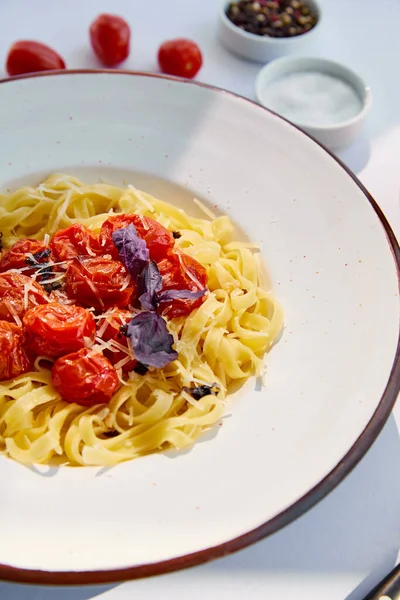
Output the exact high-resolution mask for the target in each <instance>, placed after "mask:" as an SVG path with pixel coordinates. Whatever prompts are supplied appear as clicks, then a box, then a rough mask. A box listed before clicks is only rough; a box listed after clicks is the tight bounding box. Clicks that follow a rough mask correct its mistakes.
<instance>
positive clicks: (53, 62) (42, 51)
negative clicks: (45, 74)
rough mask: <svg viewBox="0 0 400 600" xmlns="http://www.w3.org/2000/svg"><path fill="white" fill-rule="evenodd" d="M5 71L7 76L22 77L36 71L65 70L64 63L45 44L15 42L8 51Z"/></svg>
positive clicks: (24, 41)
mask: <svg viewBox="0 0 400 600" xmlns="http://www.w3.org/2000/svg"><path fill="white" fill-rule="evenodd" d="M6 69H7V73H8V74H9V75H22V74H23V73H35V72H37V71H54V70H55V69H65V62H64V61H63V59H62V58H61V56H60V55H59V54H57V52H56V51H55V50H53V49H52V48H50V47H49V46H46V44H41V43H40V42H32V41H30V40H21V41H19V42H15V43H14V44H13V45H12V46H11V48H10V50H9V51H8V55H7V62H6Z"/></svg>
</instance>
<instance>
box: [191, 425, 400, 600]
mask: <svg viewBox="0 0 400 600" xmlns="http://www.w3.org/2000/svg"><path fill="white" fill-rule="evenodd" d="M399 506H400V438H399V433H398V430H397V427H396V423H395V420H394V417H393V416H391V417H390V419H389V421H388V423H387V424H386V426H385V428H384V430H383V431H382V433H381V435H380V436H379V438H378V439H377V441H376V442H375V444H374V445H373V446H372V448H371V449H370V451H369V452H368V454H367V455H366V456H365V457H364V459H363V460H362V461H361V463H360V464H359V465H358V467H357V468H356V469H355V470H354V471H353V473H352V474H351V475H350V476H349V477H347V479H345V481H344V482H343V483H342V484H341V485H340V486H339V487H338V488H336V490H334V491H333V492H332V493H331V494H330V495H329V496H328V497H327V498H325V499H324V500H323V501H322V502H320V503H319V504H318V505H317V506H316V507H314V509H312V510H311V511H309V512H308V513H306V514H305V515H304V516H303V517H301V518H300V519H298V520H297V521H295V522H294V523H292V524H291V525H289V526H287V527H286V528H285V529H283V530H282V531H280V532H278V533H276V534H275V535H273V536H271V537H270V538H269V539H267V540H265V541H264V542H262V543H261V544H262V548H261V545H260V544H256V545H254V546H252V547H250V548H248V549H246V550H244V551H242V552H239V553H237V554H235V555H232V556H230V557H227V558H225V559H224V560H222V561H217V562H214V563H210V564H209V565H207V566H206V567H203V568H204V569H207V570H209V571H214V570H217V569H218V570H223V569H227V570H229V571H230V572H231V573H232V574H233V573H236V574H239V573H240V572H241V571H242V572H243V571H244V570H249V571H258V570H263V571H271V572H272V573H278V574H279V572H282V571H284V572H287V573H288V575H289V574H290V572H292V573H299V572H302V571H304V572H307V573H310V572H311V573H316V574H327V573H328V574H331V573H335V572H338V574H340V573H367V572H369V573H370V575H369V576H368V577H367V578H366V579H365V580H364V581H363V582H362V583H361V584H360V585H359V586H358V587H357V589H356V590H355V591H354V593H352V594H351V595H350V596H349V597H348V598H347V600H359V599H361V598H363V597H364V595H365V594H366V593H367V592H368V591H370V590H371V589H372V588H373V587H374V586H375V585H376V584H377V583H378V581H379V580H380V579H381V578H382V577H383V576H384V575H386V574H387V573H388V572H389V571H390V570H391V569H392V568H393V566H394V565H395V563H396V559H397V553H398V548H399V545H400V510H399Z"/></svg>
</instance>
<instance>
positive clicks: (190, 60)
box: [158, 38, 203, 79]
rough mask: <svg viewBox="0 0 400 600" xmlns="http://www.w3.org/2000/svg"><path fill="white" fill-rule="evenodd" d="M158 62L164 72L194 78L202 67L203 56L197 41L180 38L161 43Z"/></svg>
mask: <svg viewBox="0 0 400 600" xmlns="http://www.w3.org/2000/svg"><path fill="white" fill-rule="evenodd" d="M158 64H159V65H160V69H161V71H162V72H163V73H167V74H168V75H175V76H176V77H186V78H187V79H193V77H194V76H195V75H197V73H198V72H199V71H200V69H201V66H202V64H203V57H202V54H201V52H200V48H199V47H198V45H197V44H196V43H195V42H192V41H191V40H186V39H183V38H179V39H177V40H169V41H167V42H164V43H163V44H161V46H160V48H159V50H158Z"/></svg>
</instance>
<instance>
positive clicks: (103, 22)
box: [90, 14, 131, 67]
mask: <svg viewBox="0 0 400 600" xmlns="http://www.w3.org/2000/svg"><path fill="white" fill-rule="evenodd" d="M130 36H131V32H130V29H129V25H128V23H127V22H126V21H125V20H124V19H122V17H118V16H117V15H107V14H103V15H99V16H98V17H97V19H95V20H94V21H93V23H92V24H91V26H90V42H91V44H92V48H93V50H94V52H95V54H96V55H97V57H98V58H99V59H100V60H101V62H102V63H103V64H105V65H106V67H115V66H117V65H119V64H120V63H122V62H123V61H124V60H125V59H126V58H128V56H129V40H130Z"/></svg>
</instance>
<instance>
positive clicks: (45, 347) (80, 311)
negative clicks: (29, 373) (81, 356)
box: [23, 303, 96, 357]
mask: <svg viewBox="0 0 400 600" xmlns="http://www.w3.org/2000/svg"><path fill="white" fill-rule="evenodd" d="M23 323H24V325H25V330H26V334H27V344H28V346H29V348H30V349H31V350H32V351H33V352H35V353H36V354H38V355H39V356H49V357H56V356H62V355H63V354H68V353H69V352H76V351H77V350H80V348H84V347H88V346H91V345H92V344H93V342H94V339H95V337H96V323H95V320H94V318H93V315H92V313H91V312H90V311H88V310H87V309H86V308H81V307H80V306H68V305H65V304H57V303H50V304H46V305H42V306H35V307H34V308H31V309H30V310H28V311H27V312H26V313H25V315H24V319H23Z"/></svg>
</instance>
